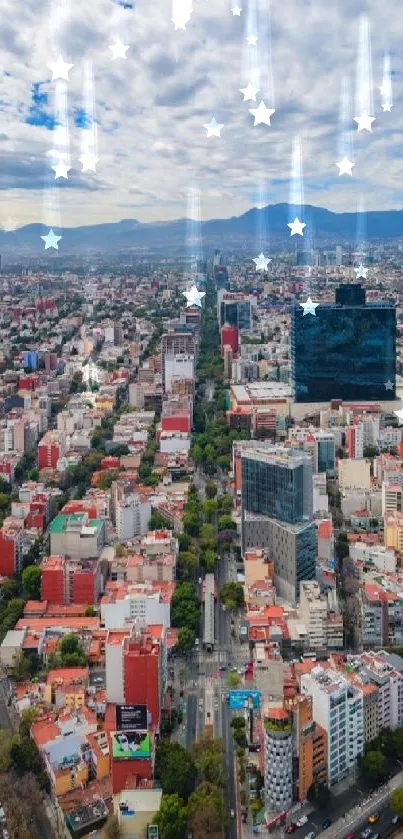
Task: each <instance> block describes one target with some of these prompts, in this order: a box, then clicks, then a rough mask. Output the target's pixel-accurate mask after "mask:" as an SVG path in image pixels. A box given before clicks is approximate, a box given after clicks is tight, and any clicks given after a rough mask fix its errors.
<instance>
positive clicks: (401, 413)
mask: <svg viewBox="0 0 403 839" xmlns="http://www.w3.org/2000/svg"><path fill="white" fill-rule="evenodd" d="M393 413H394V414H396V416H397V418H398V420H399V425H401V424H402V423H403V409H402V408H401V409H400V411H393Z"/></svg>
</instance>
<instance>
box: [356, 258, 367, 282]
mask: <svg viewBox="0 0 403 839" xmlns="http://www.w3.org/2000/svg"><path fill="white" fill-rule="evenodd" d="M368 270H369V269H368V268H364V265H363V264H362V262H361V265H359V266H358V268H354V271H355V274H356V279H357V280H358V279H359V278H360V277H362V278H363V279H364V280H366V278H367V274H368Z"/></svg>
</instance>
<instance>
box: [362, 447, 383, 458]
mask: <svg viewBox="0 0 403 839" xmlns="http://www.w3.org/2000/svg"><path fill="white" fill-rule="evenodd" d="M378 454H379V449H378V446H371V445H368V446H364V451H363V457H368V458H372V457H377V455H378Z"/></svg>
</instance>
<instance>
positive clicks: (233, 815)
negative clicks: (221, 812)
mask: <svg viewBox="0 0 403 839" xmlns="http://www.w3.org/2000/svg"><path fill="white" fill-rule="evenodd" d="M229 814H230V816H231V819H234V818H235V811H234V810H230V811H229Z"/></svg>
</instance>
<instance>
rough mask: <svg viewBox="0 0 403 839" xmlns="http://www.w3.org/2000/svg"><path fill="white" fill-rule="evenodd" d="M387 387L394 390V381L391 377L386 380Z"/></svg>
mask: <svg viewBox="0 0 403 839" xmlns="http://www.w3.org/2000/svg"><path fill="white" fill-rule="evenodd" d="M385 387H386V390H393V382H391V381H390V379H388V381H387V382H385Z"/></svg>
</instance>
